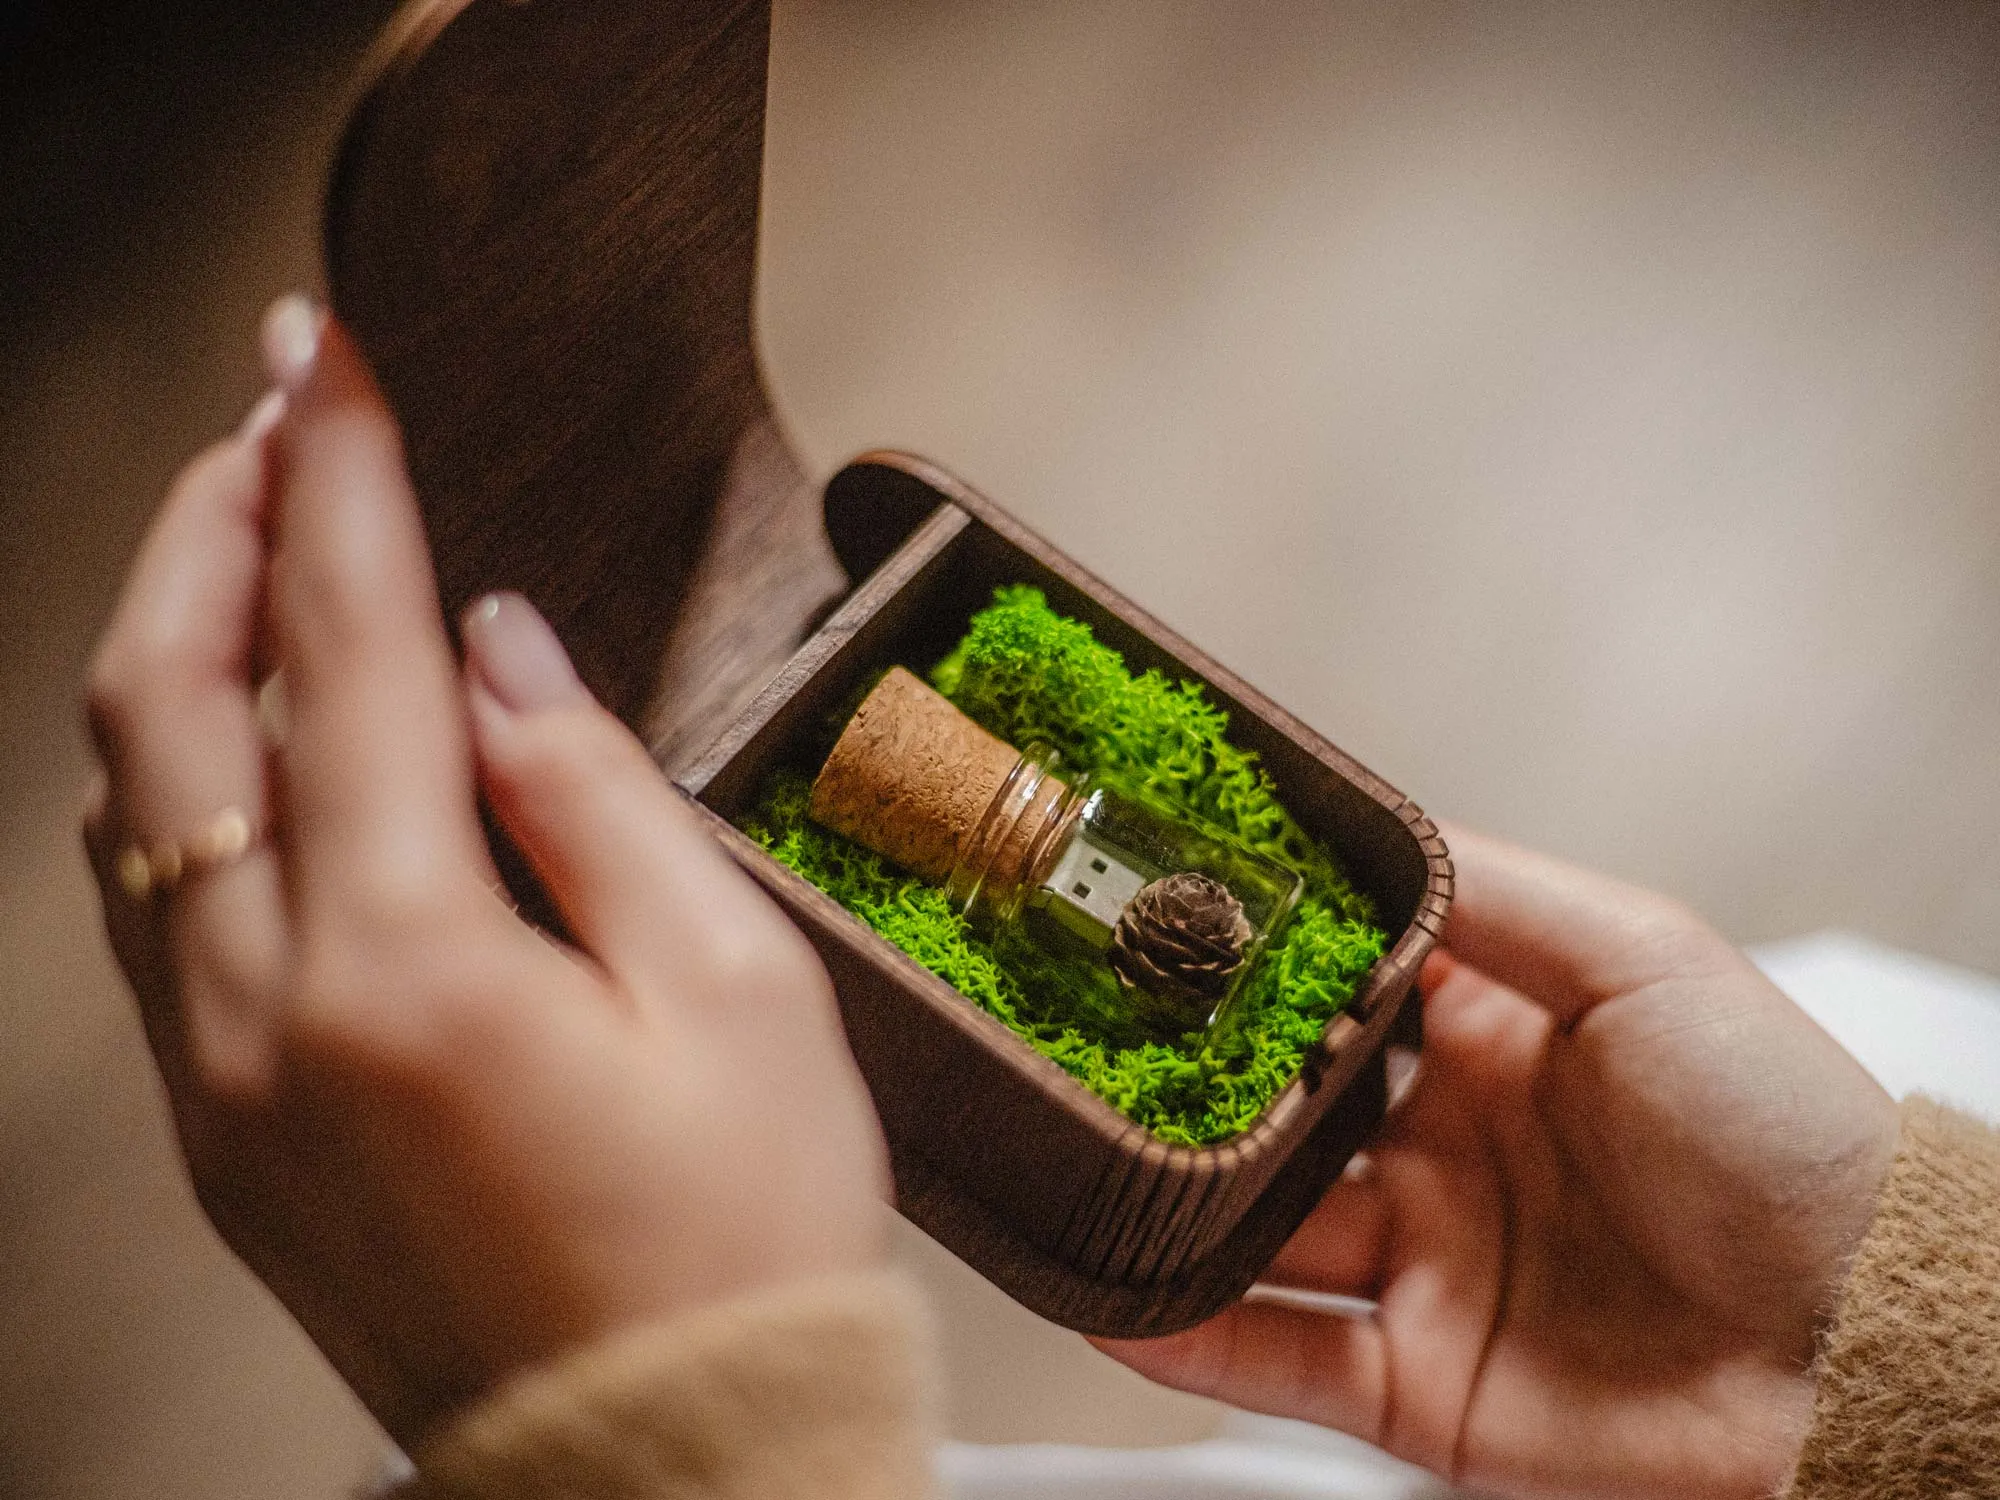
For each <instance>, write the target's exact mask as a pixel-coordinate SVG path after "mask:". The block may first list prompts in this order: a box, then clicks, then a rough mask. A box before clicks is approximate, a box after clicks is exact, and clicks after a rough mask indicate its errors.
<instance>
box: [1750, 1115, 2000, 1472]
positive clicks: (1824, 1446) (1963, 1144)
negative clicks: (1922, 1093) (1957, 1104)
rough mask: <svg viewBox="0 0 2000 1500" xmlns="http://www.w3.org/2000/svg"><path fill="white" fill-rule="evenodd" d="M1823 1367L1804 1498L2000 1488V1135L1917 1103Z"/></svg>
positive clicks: (1803, 1460)
mask: <svg viewBox="0 0 2000 1500" xmlns="http://www.w3.org/2000/svg"><path fill="white" fill-rule="evenodd" d="M1817 1374H1818V1377H1819V1385H1818V1394H1817V1396H1816V1398H1815V1400H1814V1404H1813V1417H1812V1426H1811V1428H1810V1430H1809V1431H1808V1432H1807V1434H1806V1441H1805V1447H1804V1450H1803V1451H1802V1453H1801V1455H1800V1458H1799V1467H1798V1472H1797V1474H1796V1475H1795V1477H1794V1478H1793V1480H1792V1483H1791V1487H1790V1488H1789V1489H1788V1490H1787V1492H1786V1493H1787V1495H1788V1496H1789V1497H1791V1500H1859V1497H1862V1496H1866V1497H1868V1500H1906V1497H1907V1500H1946V1497H1951V1500H1958V1497H1968V1500H1969V1497H1972V1496H2000V1134H1996V1132H1995V1131H1994V1130H1993V1129H1991V1128H1990V1127H1988V1126H1986V1125H1982V1124H1980V1123H1979V1122H1978V1121H1977V1120H1974V1119H1972V1118H1971V1117H1970V1116H1967V1115H1962V1114H1958V1113H1956V1112H1954V1111H1952V1110H1949V1109H1946V1108H1944V1107H1942V1106H1941V1105H1938V1104H1935V1103H1933V1102H1932V1101H1930V1100H1928V1099H1923V1098H1912V1099H1910V1100H1907V1101H1906V1102H1905V1103H1904V1105H1903V1137H1902V1141H1901V1143H1900V1144H1899V1146H1898V1148H1897V1152H1896V1159H1895V1163H1894V1165H1893V1166H1891V1167H1890V1169H1889V1179H1888V1181H1887V1182H1886V1183H1885V1184H1884V1185H1883V1189H1882V1198H1881V1202H1880V1203H1879V1204H1878V1206H1877V1208H1876V1210H1875V1219H1874V1222H1873V1223H1872V1224H1871V1225H1870V1226H1869V1229H1868V1234H1867V1237H1866V1238H1865V1239H1864V1240H1863V1241H1862V1244H1861V1249H1860V1251H1859V1253H1858V1254H1857V1255H1856V1256H1855V1260H1854V1267H1853V1270H1852V1271H1851V1272H1850V1273H1849V1275H1848V1279H1847V1285H1846V1286H1845V1288H1843V1290H1842V1292H1841V1298H1840V1307H1839V1310H1838V1312H1837V1313H1836V1315H1835V1318H1834V1323H1833V1327H1832V1330H1831V1331H1830V1333H1829V1334H1828V1336H1827V1339H1826V1343H1825V1345H1824V1346H1823V1348H1822V1350H1821V1354H1820V1359H1819V1363H1818V1366H1817Z"/></svg>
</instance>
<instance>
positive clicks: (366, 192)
mask: <svg viewBox="0 0 2000 1500" xmlns="http://www.w3.org/2000/svg"><path fill="white" fill-rule="evenodd" d="M769 33H770V18H769V13H768V10H767V7H766V5H765V4H764V3H763V0H750V3H734V4H728V3H725V4H720V5H718V4H715V3H712V0H592V3H589V4H575V3H556V0H537V3H532V4H510V3H502V0H473V3H471V4H465V3H463V0H451V3H445V4H424V5H419V6H417V7H415V8H413V9H412V10H411V11H410V12H408V13H406V15H405V16H404V18H403V20H402V21H401V22H400V23H399V25H398V28H397V29H396V31H395V32H394V33H393V35H392V37H391V38H389V39H387V40H386V41H385V44H384V46H383V47H382V49H381V50H380V53H379V56H378V60H377V63H376V70H377V72H376V77H375V79H374V81H373V83H372V84H371V86H370V87H369V88H368V89H367V91H366V93H365V95H364V97H363V101H362V104H361V106H360V108H359V109H358V110H357V112H356V114H355V117H354V121H353V123H352V125H351V127H350V129H349V131H348V134H347V138H346V141H345V143H344V145H343V147H342V150H341V154H340V158H339V161H338V163H337V165H336V167H335V171H334V175H333V179H332V184H331V187H330V190H329V199H328V206H327V220H326V253H327V265H328V279H329V283H330V286H331V290H332V297H333V304H334V307H335V309H336V311H337V312H338V313H339V314H340V316H341V317H342V318H343V319H345V320H346V321H347V323H348V325H349V326H350V327H351V328H352V329H353V331H354V333H355V335H356V337H357V338H358V339H359V341H360V343H361V346H362V348H363V349H364V350H365V352H366V353H367V355H368V357H369V359H370V360H371V361H372V362H373V363H374V365H375V368H376V371H377V373H378V375H379V376H380V378H381V381H382V384H383V387H384V389H385V390H386V391H387V393H388V395H389V399H390V402H391V404H392V405H393V406H394V408H395V410H396V412H397V414H398V415H399V416H400V417H401V419H402V422H403V428H404V434H405V440H406V443H407V446H408V450H409V460H410V468H411V472H412V473H413V475H414V476H415V478H416V482H417V490H418V493H419V495H420V497H421V498H422V501H423V506H424V516H425V520H426V522H427V524H428V525H429V527H430V533H431V541H432V546H433V550H434V552H435V554H436V557H437V562H438V576H439V581H440V586H441V589H442V592H443V596H444V602H445V606H446V609H447V611H448V613H449V614H450V615H451V616H452V617H454V618H455V617H456V614H457V612H458V610H459V608H460V607H462V606H463V605H464V604H466V603H467V602H469V601H470V600H471V599H473V598H474V597H476V596H477V595H478V594H480V593H482V592H484V591H486V590H488V589H493V588H516V589H519V590H521V591H522V592H524V593H526V594H527V595H528V596H529V597H530V598H532V599H533V600H534V601H535V603H536V604H537V605H539V606H540V607H541V609H542V610H543V612H544V613H545V614H547V615H548V616H549V617H550V619H551V620H552V621H554V623H555V625H556V628H557V630H558V632H559V633H560V634H561V635H562V637H563V640H564V642H565V644H567V645H568V646H569V647H570V650H571V652H572V654H573V655H574V656H575V657H576V659H577V663H578V666H579V668H580V669H581V670H582V672H583V674H584V677H585V678H586V680H588V681H589V682H590V684H591V686H592V687H593V688H594V689H595V690H596V691H597V692H598V694H599V695H600V696H601V697H602V698H604V700H605V701H606V702H607V703H610V704H611V705H612V706H613V707H614V708H616V709H617V710H618V712H619V713H620V714H622V715H623V716H624V717H625V718H626V719H627V720H628V721H630V722H631V723H633V724H634V725H635V726H638V727H640V728H641V729H642V731H643V732H644V733H645V735H646V737H647V738H648V739H649V740H650V741H651V742H652V743H653V744H654V745H655V747H656V748H657V749H658V750H660V751H661V752H662V753H663V754H664V755H666V756H667V757H668V758H669V759H674V758H677V757H679V756H682V755H684V754H686V753H688V752H689V751H690V750H692V749H698V748H700V746H701V745H702V744H704V743H706V740H707V739H708V738H711V737H712V734H713V732H714V731H715V730H716V729H719V728H720V727H721V726H722V725H723V724H726V723H727V722H728V721H729V720H730V719H731V718H733V717H734V716H735V712H736V711H737V710H739V709H740V708H741V707H742V703H743V701H744V698H745V697H746V696H747V694H748V693H750V692H754V691H755V689H756V688H757V687H758V686H761V684H762V682H763V681H764V680H765V679H767V678H768V677H769V675H770V674H771V672H773V671H775V670H776V668H777V667H778V666H780V665H781V664H782V663H783V661H784V659H785V658H786V657H787V656H788V655H789V654H790V652H791V649H792V647H793V646H795V645H796V644H797V642H798V640H799V638H800V636H801V634H802V633H803V630H804V628H805V627H806V626H807V625H808V624H810V623H811V622H812V621H813V620H814V619H815V618H816V617H817V616H818V614H819V613H821V612H822V611H823V609H824V608H825V606H826V605H827V604H828V602H829V601H830V600H831V599H832V598H834V597H836V596H837V594H838V593H839V592H840V591H841V589H842V587H843V585H844V578H843V576H842V574H841V572H840V569H839V567H838V565H837V564H836V563H835V561H834V559H833V557H832V554H831V553H830V551H829V550H828V548H827V545H826V542H825V540H824V535H823V532H822V528H821V524H820V518H819V499H818V495H817V493H816V491H815V489H814V487H813V486H811V485H810V484H808V483H807V482H806V480H805V479H804V478H803V476H802V475H801V473H800V471H799V468H798V465H797V464H796V463H795V462H794V461H793V459H792V456H791V454H790V453H789V451H788V450H787V449H786V448H785V445H784V443H783V442H782V440H781V439H779V437H778V436H777V434H776V432H775V430H774V428H773V427H772V424H771V422H770V412H769V408H768V406H767V404H766V402H765V399H764V394H763V390H762V387H761V385H760V383H759V379H758V374H757V365H756V357H755V354H754V352H753V350H752V346H751V325H750V305H751V290H752V283H753V278H754V274H755V263H756V230H757V206H758V196H759V185H760V177H761V172H762V163H763V140H764V70H765V58H766V54H767V52H768V48H769ZM738 588H748V589H754V590H755V591H756V592H755V595H754V596H755V597H756V598H757V599H758V606H757V608H755V609H748V610H746V609H740V608H733V607H731V605H732V604H733V603H734V600H735V598H737V597H740V596H739V595H735V594H734V591H735V590H736V589H738Z"/></svg>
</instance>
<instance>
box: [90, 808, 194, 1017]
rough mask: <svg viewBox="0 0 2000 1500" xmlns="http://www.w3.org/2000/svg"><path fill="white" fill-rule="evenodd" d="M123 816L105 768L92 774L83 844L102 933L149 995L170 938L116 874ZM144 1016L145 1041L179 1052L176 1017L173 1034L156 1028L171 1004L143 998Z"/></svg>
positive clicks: (163, 967) (135, 984)
mask: <svg viewBox="0 0 2000 1500" xmlns="http://www.w3.org/2000/svg"><path fill="white" fill-rule="evenodd" d="M122 826H123V819H122V818H120V817H119V816H118V815H117V814H115V813H114V812H113V810H112V807H111V784H110V780H109V778H108V777H106V776H105V774H104V773H103V772H102V771H99V772H97V773H96V775H95V776H93V777H92V778H91V783H90V787H89V789H88V790H87V791H86V792H85V794H84V812H83V848H84V853H85V854H86V855H87V856H88V858H89V860H90V873H91V875H92V876H93V877H94V878H95V880H96V881H97V897H98V902H99V904H100V906H101V907H102V909H103V914H104V932H105V935H106V936H107V937H108V938H110V940H111V951H112V954H113V955H114V956H115V957H116V958H117V960H118V967H119V968H120V969H121V970H123V971H124V974H125V978H126V981H127V982H128V983H129V984H130V985H131V986H132V989H133V991H134V993H135V994H138V995H140V996H142V997H143V996H145V995H147V994H149V993H151V992H152V991H153V990H154V989H155V987H156V986H157V985H158V984H159V983H160V982H161V980H162V978H163V977H164V976H165V974H166V971H167V958H166V942H165V933H164V930H163V927H162V924H161V923H160V922H158V921H156V920H155V917H156V915H157V910H156V908H154V907H153V906H152V905H151V903H146V904H143V905H142V904H141V903H139V902H137V901H134V900H132V899H131V898H130V897H129V896H128V895H127V894H126V892H125V889H124V885H123V882H122V881H121V880H120V879H119V876H118V849H119V845H120V843H121V842H122V841H123V838H124V835H123V834H122V833H120V832H119V829H120V828H121V827H122ZM139 1008H140V1016H141V1019H142V1020H143V1021H144V1022H145V1023H146V1034H147V1039H148V1040H149V1041H150V1042H151V1043H152V1045H153V1051H154V1053H155V1055H156V1056H164V1054H165V1052H166V1051H168V1050H173V1051H176V1052H178V1051H179V1045H178V1031H179V1026H178V1020H177V1019H176V1020H175V1025H174V1035H172V1036H166V1035H157V1034H156V1028H157V1024H158V1022H159V1021H160V1020H163V1019H165V1018H164V1016H163V1015H162V1016H156V1012H164V1011H165V1010H166V1009H168V1007H165V1006H160V1005H157V1004H155V1003H153V1002H150V1001H148V1000H146V999H144V998H142V999H141V1001H140V1007H139Z"/></svg>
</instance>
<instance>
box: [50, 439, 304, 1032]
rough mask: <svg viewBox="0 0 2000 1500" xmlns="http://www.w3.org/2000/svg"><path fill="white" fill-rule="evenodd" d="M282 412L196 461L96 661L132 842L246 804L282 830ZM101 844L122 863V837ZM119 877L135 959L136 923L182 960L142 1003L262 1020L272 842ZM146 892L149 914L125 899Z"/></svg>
mask: <svg viewBox="0 0 2000 1500" xmlns="http://www.w3.org/2000/svg"><path fill="white" fill-rule="evenodd" d="M269 414H270V407H269V403H263V404H260V407H259V408H258V410H257V411H256V412H254V413H253V414H252V418H251V420H250V422H248V423H246V426H245V429H244V431H242V432H240V433H239V434H238V435H237V436H236V437H234V438H232V439H230V440H229V441H226V442H224V443H221V444H218V445H217V446H215V447H214V448H211V449H210V450H208V452H206V453H205V454H203V455H202V456H201V457H200V458H198V459H196V460H195V461H194V462H193V463H192V464H190V465H189V466H188V467H187V469H186V470H184V471H183V473H182V475H181V477H180V478H179V480H178V481H177V482H176V484H175V486H174V488H173V490H172V492H171V493H170V494H169V496H168V499H167V502H166V505H165V506H164V507H163V508H162V510H161V513H160V515H159V517H158V519H157V520H156V521H155V522H154V524H153V528H152V530H151V532H150V533H149V534H148V536H147V539H146V542H145V543H144V545H143V547H142V548H141V551H140V555H139V558H138V561H137V563H136V564H135V565H134V567H133V570H132V574H131V577H130V579H129V581H128V583H127V585H126V588H125V592H124V595H123V597H122V598H121V600H120V602H119V605H118V608H117V611H116V612H115V614H114V615H113V618H112V622H111V625H110V627H109V628H108V630H107V631H106V634H105V637H104V640H103V643H102V644H101V645H100V647H99V650H98V654H97V657H96V659H95V661H94V663H93V665H92V668H91V675H90V683H89V690H88V713H89V720H90V727H91V731H92V735H93V737H94V739H95V740H96V743H97V747H98V752H99V755H100V757H101V758H102V759H103V761H104V764H105V766H106V769H107V771H108V773H109V777H110V783H111V785H112V787H113V788H114V789H115V792H114V794H113V797H112V811H113V813H114V814H115V819H113V818H108V817H107V818H105V819H101V820H100V823H99V827H100V830H103V829H105V828H106V827H109V826H115V828H116V838H117V841H118V843H119V844H120V845H123V844H131V845H134V846H136V847H137V848H139V849H143V850H148V851H158V850H161V849H168V848H179V847H183V846H185V845H186V844H187V843H188V842H189V841H191V840H195V839H198V838H200V837H201V836H202V835H203V834H204V833H205V832H206V831H207V830H209V829H210V828H212V827H213V826H214V824H215V822H216V820H217V818H218V816H219V815H221V814H222V813H223V812H224V811H225V810H227V809H232V808H234V809H238V810H240V811H241V813H242V814H243V815H244V816H245V817H246V818H247V819H248V820H249V822H250V823H251V825H252V826H253V827H255V828H262V827H265V826H267V822H268V819H267V814H266V801H267V799H266V796H265V787H264V766H263V748H262V744H261V740H260V737H259V734H258V729H257V724H256V716H255V709H254V701H253V697H252V694H251V690H250V681H249V672H250V661H251V653H252V649H253V648H252V638H253V635H254V633H255V627H256V622H257V614H258V603H259V599H260V597H261V593H262V588H263V577H264V549H263V540H262V520H263V494H264V482H263V481H264V455H263V449H262V444H263V441H264V433H263V430H262V428H263V425H264V424H266V423H267V422H268V418H269ZM102 854H103V855H104V857H106V858H107V859H110V860H111V861H113V862H114V863H115V860H116V851H115V850H114V849H110V848H106V849H104V850H103V851H102ZM104 889H105V893H106V899H107V917H108V920H109V922H110V924H111V925H112V926H113V928H114V932H113V936H114V941H117V942H118V943H119V944H120V945H121V949H120V951H121V957H125V956H128V955H130V956H133V957H135V958H136V957H138V956H139V954H140V950H138V949H137V948H135V947H134V946H133V944H134V943H135V942H136V941H137V940H138V938H137V933H138V926H137V925H135V924H139V923H142V922H143V923H150V924H155V925H163V926H164V931H165V943H166V945H167V951H168V952H169V953H171V955H172V958H173V960H174V963H175V966H176V967H177V968H178V969H179V970H180V971H181V975H182V979H183V981H184V982H182V983H178V984H174V985H160V984H153V985H150V986H146V987H144V988H142V989H141V995H140V998H141V1003H142V1005H158V1004H162V1003H174V1002H178V1003H182V1004H184V1005H189V1006H191V1009H190V1013H189V1014H188V1015H185V1016H180V1017H176V1018H173V1021H172V1024H171V1025H166V1024H163V1022H164V1018H161V1017H152V1018H150V1019H149V1030H150V1031H151V1032H152V1034H154V1035H156V1036H160V1035H167V1034H172V1033H174V1032H176V1031H179V1030H181V1029H184V1028H188V1027H193V1028H197V1029H200V1030H202V1031H203V1032H204V1033H205V1034H206V1033H213V1034H214V1035H215V1036H216V1037H217V1038H218V1039H227V1038H228V1037H230V1036H231V1035H233V1033H234V1029H235V1028H236V1027H238V1026H239V1025H249V1026H253V1027H254V1024H255V1021H256V1016H257V1012H258V1009H259V1007H260V1005H261V1003H262V1001H263V1000H264V999H265V998H266V997H268V995H269V994H270V992H271V985H270V975H271V970H272V961H273V956H274V953H275V950H276V945H277V944H278V943H279V942H280V941H281V939H282V932H283V928H282V904H281V902H280V900H279V892H278V886H277V880H276V865H275V862H274V861H273V860H272V859H271V857H270V855H269V853H268V850H267V849H265V848H262V847H257V848H253V849H252V850H250V851H249V853H248V854H247V855H246V856H244V857H243V858H240V859H238V860H236V861H235V862H233V863H230V864H227V865H225V866H224V867H221V868H217V869H211V870H205V871H201V872H199V873H198V874H190V875H189V876H188V877H187V878H185V879H183V880H182V881H181V882H180V884H179V885H178V887H177V888H176V889H175V890H174V891H173V893H172V895H171V896H170V897H169V896H166V895H162V894H155V895H153V896H151V897H146V896H144V895H140V896H134V895H133V894H131V893H129V892H128V891H126V890H125V889H124V888H123V886H122V885H121V884H119V883H117V881H116V879H115V873H114V878H113V880H112V882H111V883H108V884H106V885H105V887H104ZM141 901H143V902H145V903H146V907H145V910H144V911H143V912H140V911H135V910H127V909H126V908H127V907H132V906H135V905H136V903H138V902H141ZM163 919H164V920H163ZM153 958H154V960H155V961H156V962H157V961H158V959H159V958H160V955H159V954H158V953H155V954H154V955H153ZM169 996H171V997H172V999H171V1000H170V999H169ZM194 1010H199V1011H200V1012H201V1014H200V1015H199V1016H196V1015H195V1014H193V1011H194ZM235 1040H237V1041H245V1042H247V1040H248V1037H247V1035H245V1036H237V1037H235Z"/></svg>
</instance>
